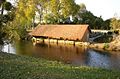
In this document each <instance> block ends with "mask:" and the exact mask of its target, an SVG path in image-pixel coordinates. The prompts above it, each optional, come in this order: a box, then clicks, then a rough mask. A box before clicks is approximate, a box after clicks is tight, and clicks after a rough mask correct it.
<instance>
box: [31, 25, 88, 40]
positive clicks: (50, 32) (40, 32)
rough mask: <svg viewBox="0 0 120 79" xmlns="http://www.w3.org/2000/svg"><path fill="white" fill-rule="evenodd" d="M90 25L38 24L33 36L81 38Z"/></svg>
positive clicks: (32, 33)
mask: <svg viewBox="0 0 120 79" xmlns="http://www.w3.org/2000/svg"><path fill="white" fill-rule="evenodd" d="M86 30H90V29H89V25H38V26H37V27H36V28H35V29H34V30H33V31H32V32H31V33H30V35H32V36H43V37H50V38H58V39H60V38H63V39H69V40H81V39H82V37H83V36H84V33H85V32H86Z"/></svg>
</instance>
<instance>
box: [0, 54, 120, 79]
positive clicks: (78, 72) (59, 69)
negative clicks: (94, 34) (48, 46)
mask: <svg viewBox="0 0 120 79" xmlns="http://www.w3.org/2000/svg"><path fill="white" fill-rule="evenodd" d="M0 63H1V65H0V71H1V78H2V79H13V78H14V79H26V78H30V79H36V78H38V79H43V78H44V79H81V78H84V79H99V78H100V77H101V79H107V78H108V77H109V78H110V79H117V78H120V71H118V70H108V69H102V68H93V67H87V66H71V65H69V64H64V63H61V62H57V61H49V60H45V59H42V58H34V57H29V56H20V55H14V54H8V53H3V52H0ZM6 74H7V75H6Z"/></svg>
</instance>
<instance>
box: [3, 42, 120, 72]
mask: <svg viewBox="0 0 120 79" xmlns="http://www.w3.org/2000/svg"><path fill="white" fill-rule="evenodd" d="M7 48H8V46H4V47H3V48H2V50H4V51H5V50H6V51H7V50H8V49H7ZM10 52H12V53H16V54H22V55H29V56H35V57H41V58H45V59H48V60H57V61H61V62H64V63H67V64H72V65H75V66H81V65H82V66H92V67H102V68H107V69H119V70H120V52H112V53H111V52H100V51H96V50H93V49H88V48H85V47H81V46H72V45H60V44H59V45H57V44H54V45H53V44H52V45H47V44H40V45H37V46H33V45H32V43H31V42H26V41H24V42H16V43H15V44H12V45H10Z"/></svg>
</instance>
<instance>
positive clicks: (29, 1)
mask: <svg viewBox="0 0 120 79" xmlns="http://www.w3.org/2000/svg"><path fill="white" fill-rule="evenodd" d="M35 10H36V5H35V1H34V0H20V1H19V2H18V6H17V11H16V20H17V21H18V22H20V24H22V25H25V24H27V23H28V24H27V25H29V24H30V23H32V19H33V18H34V16H35Z"/></svg>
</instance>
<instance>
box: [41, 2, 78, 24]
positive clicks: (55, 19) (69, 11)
mask: <svg viewBox="0 0 120 79" xmlns="http://www.w3.org/2000/svg"><path fill="white" fill-rule="evenodd" d="M77 7H78V6H77V4H76V3H75V2H74V0H49V1H48V2H46V7H45V8H44V9H45V13H43V14H44V15H43V16H44V21H45V23H47V22H49V23H53V24H59V23H64V21H66V19H68V18H69V17H70V16H73V15H75V14H76V13H77V11H78V8H77ZM50 18H52V19H50Z"/></svg>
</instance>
